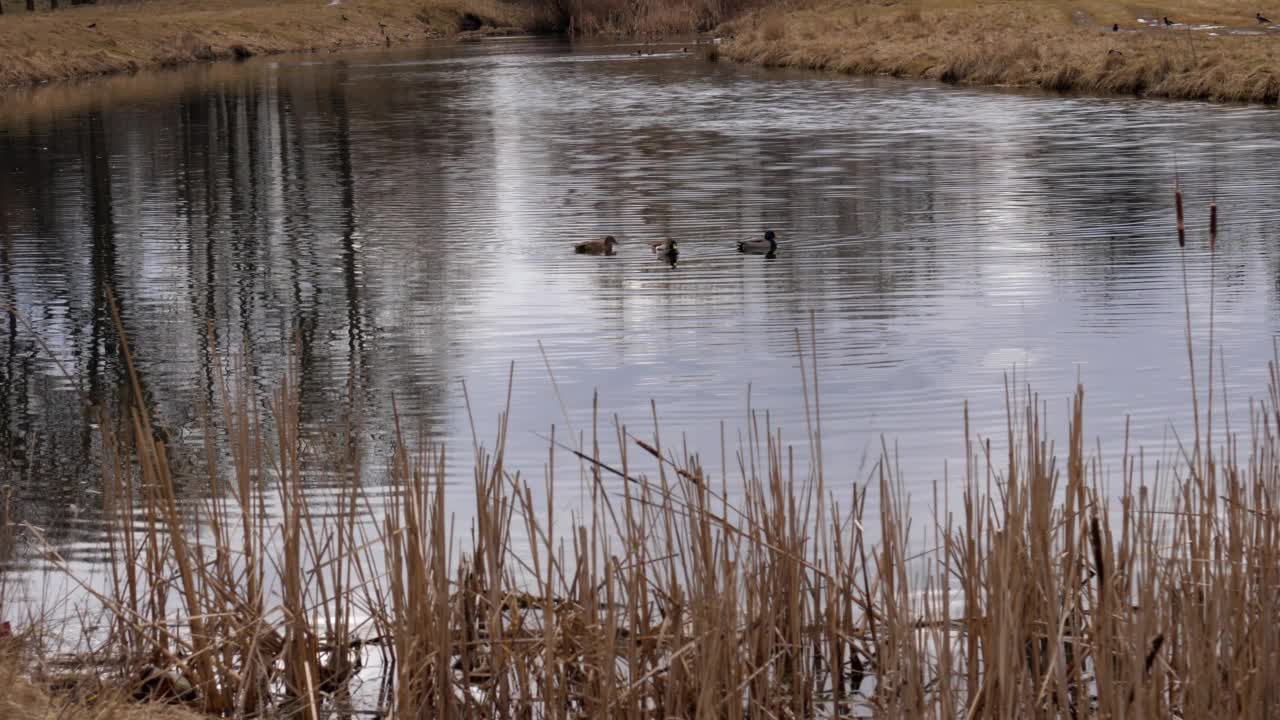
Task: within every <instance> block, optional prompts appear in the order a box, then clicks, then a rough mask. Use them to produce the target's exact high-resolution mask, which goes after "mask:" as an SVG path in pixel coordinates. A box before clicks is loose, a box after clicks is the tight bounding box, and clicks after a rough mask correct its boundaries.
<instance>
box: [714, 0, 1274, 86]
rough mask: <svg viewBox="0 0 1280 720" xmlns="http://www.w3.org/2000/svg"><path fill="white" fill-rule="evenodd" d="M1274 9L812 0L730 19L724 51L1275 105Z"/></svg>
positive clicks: (909, 72) (747, 58)
mask: <svg viewBox="0 0 1280 720" xmlns="http://www.w3.org/2000/svg"><path fill="white" fill-rule="evenodd" d="M1264 6H1265V7H1264ZM1264 13H1269V15H1270V17H1268V15H1267V14H1264ZM1275 19H1280V3H1276V2H1274V1H1273V2H1264V3H1261V6H1259V5H1255V4H1248V3H1243V2H1239V1H1238V0H1227V1H1226V2H1221V3H1207V2H1201V1H1200V0H1177V1H1176V2H1171V3H1168V4H1165V5H1152V6H1142V7H1141V8H1135V7H1134V6H1131V5H1126V4H1120V3H1108V2H1103V1H1102V0H1084V1H1083V2H1070V3H1069V2H1062V1H1060V0H1025V1H1023V2H1000V1H998V0H978V1H977V2H958V1H957V0H916V1H914V2H904V3H897V2H888V3H885V2H868V1H866V0H811V1H808V2H801V3H800V4H799V5H791V6H789V7H787V8H785V9H782V8H764V9H761V10H758V11H754V12H749V13H746V14H744V15H743V16H741V17H739V18H738V19H736V20H734V21H732V22H730V23H728V24H727V25H726V26H725V27H724V28H722V31H723V32H724V33H725V34H726V35H731V36H732V40H731V41H729V42H726V43H725V44H724V45H722V46H721V47H720V48H718V53H719V54H722V55H724V56H725V57H728V58H730V59H733V60H737V61H740V62H750V63H757V64H762V65H771V66H784V67H802V68H810V69H824V70H834V71H839V72H846V73H855V74H876V75H892V76H898V77H913V78H926V79H934V80H941V81H944V82H951V83H958V84H968V85H987V86H1020V87H1038V88H1042V89H1044V90H1049V91H1054V92H1065V93H1079V94H1092V95H1138V96H1147V97H1162V98H1174V99H1189V100H1211V101H1218V102H1248V103H1262V104H1271V105H1274V104H1275V103H1276V102H1277V99H1280V24H1277V23H1275V22H1273V20H1275Z"/></svg>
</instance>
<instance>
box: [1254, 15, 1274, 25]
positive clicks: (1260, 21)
mask: <svg viewBox="0 0 1280 720" xmlns="http://www.w3.org/2000/svg"><path fill="white" fill-rule="evenodd" d="M1254 17H1256V18H1258V24H1259V25H1270V24H1271V21H1270V20H1268V19H1266V18H1264V17H1262V13H1256V14H1254Z"/></svg>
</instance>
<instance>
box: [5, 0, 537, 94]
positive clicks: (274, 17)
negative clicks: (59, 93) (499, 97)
mask: <svg viewBox="0 0 1280 720" xmlns="http://www.w3.org/2000/svg"><path fill="white" fill-rule="evenodd" d="M8 5H9V9H8V12H7V13H6V14H5V15H3V16H0V48H2V50H0V86H6V85H7V86H21V85H31V84H35V83H42V82H48V81H53V80H65V79H70V78H80V77H89V76H95V75H109V74H115V73H120V72H132V71H135V70H139V69H144V68H157V67H167V66H174V65H182V64H186V63H193V62H201V61H209V60H218V59H231V58H237V57H246V56H248V55H258V54H267V53H278V52H293V51H326V52H327V51H331V50H340V49H344V48H355V47H370V46H378V45H384V44H387V43H391V44H404V43H409V42H416V41H421V40H422V39H424V38H427V37H442V36H447V35H453V34H457V33H460V32H464V31H477V30H482V28H484V27H491V28H518V29H521V30H523V29H525V28H527V27H530V26H532V25H533V24H534V19H535V18H534V14H533V12H532V11H531V10H530V8H529V7H527V5H526V4H520V3H518V2H508V1H507V0H417V1H414V0H349V1H346V2H342V3H341V4H339V5H330V4H329V3H328V2H327V0H273V1H272V2H258V1H256V0H198V1H197V0H147V1H146V2H138V3H127V4H117V5H101V6H80V7H75V8H70V7H64V8H62V9H59V10H57V11H54V12H38V13H34V14H27V13H19V12H15V10H16V8H14V7H13V3H12V0H10V2H9V4H8Z"/></svg>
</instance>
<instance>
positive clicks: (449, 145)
mask: <svg viewBox="0 0 1280 720" xmlns="http://www.w3.org/2000/svg"><path fill="white" fill-rule="evenodd" d="M632 49H633V48H632V47H629V46H570V45H568V44H564V43H559V42H554V41H528V40H515V41H510V40H508V41H499V42H486V43H476V44H467V45H459V46H456V47H430V48H419V49H415V50H404V51H400V50H397V51H387V52H376V53H367V54H360V55H352V56H341V57H339V56H332V57H331V56H325V55H316V56H312V57H305V58H289V59H266V60H257V61H253V62H249V63H246V64H243V65H241V66H217V67H216V69H208V68H205V69H196V70H190V71H184V72H178V73H168V74H159V75H144V76H139V77H137V78H133V79H128V80H119V81H115V83H116V84H115V85H105V86H94V87H90V88H87V89H86V90H85V93H84V95H83V96H79V95H78V96H75V97H74V98H73V101H68V100H67V99H66V94H65V93H64V94H63V96H62V100H61V101H58V102H49V103H44V102H43V101H42V99H41V96H39V95H24V96H17V95H15V96H10V98H9V99H6V100H4V101H3V102H6V103H23V106H22V108H21V109H15V108H16V106H14V105H10V106H9V108H8V109H7V110H6V112H4V113H0V303H4V304H6V305H12V306H13V307H15V308H16V309H17V311H18V313H19V314H20V316H21V317H22V318H24V319H25V321H27V322H29V323H30V324H31V326H32V327H34V328H35V329H36V330H37V331H38V332H39V338H38V339H37V336H36V335H35V334H33V333H32V332H31V331H30V329H29V328H28V327H27V326H26V325H24V322H23V321H20V320H19V319H16V318H10V319H7V320H6V323H5V326H4V330H3V332H2V333H0V336H2V338H0V457H2V458H3V469H2V470H0V473H2V474H3V482H5V483H7V484H8V485H9V486H11V488H12V493H13V499H14V512H15V515H16V516H17V517H18V518H20V519H22V520H25V521H29V522H31V523H33V524H35V525H37V526H39V527H42V528H45V529H46V530H47V531H48V533H49V536H50V538H51V539H52V540H53V541H54V542H56V543H59V544H61V545H62V546H63V547H64V551H66V552H67V553H69V554H71V555H72V556H75V554H76V553H80V554H83V555H84V556H86V557H92V556H93V553H94V552H95V545H96V543H95V538H96V534H95V532H96V531H95V529H94V528H95V517H96V508H97V507H99V505H100V496H99V495H98V494H97V491H96V489H95V488H96V484H97V482H98V480H97V474H96V470H95V469H94V467H93V464H92V462H91V459H92V457H93V454H94V452H95V448H96V443H97V440H96V435H95V433H94V432H93V430H92V427H91V424H90V420H91V419H92V418H93V417H94V415H93V414H92V413H93V412H94V411H95V410H94V409H95V408H97V407H100V406H101V407H106V408H113V407H116V406H117V405H118V403H119V402H120V400H121V398H123V397H126V395H125V393H126V390H125V381H124V376H123V373H122V353H121V346H120V343H119V338H118V336H117V333H116V331H115V328H114V324H113V322H112V319H111V315H110V312H109V309H108V305H107V302H106V300H107V296H108V293H109V292H111V293H114V296H115V297H116V299H117V301H118V303H119V307H120V312H121V317H122V323H123V325H124V328H125V330H126V332H127V334H128V337H129V340H130V343H131V345H132V349H133V352H134V356H135V359H136V362H137V365H138V369H139V373H140V377H141V379H142V382H143V384H144V385H145V388H146V392H147V395H148V400H149V402H150V403H151V405H152V407H153V411H154V413H155V416H156V418H157V421H158V423H159V424H160V425H161V426H162V427H164V428H165V429H166V432H167V433H168V434H169V436H170V437H171V438H172V439H173V440H174V442H175V443H176V444H178V445H179V446H184V445H185V446H188V447H191V448H197V447H198V444H199V442H200V428H201V424H202V418H203V415H204V411H203V410H202V408H203V407H205V406H206V405H207V404H209V403H214V402H215V401H216V396H217V393H216V389H215V378H216V376H217V372H216V370H215V368H216V367H217V366H218V364H222V365H223V366H224V367H230V365H231V363H232V362H233V360H234V359H235V358H237V357H240V356H243V357H245V358H246V359H247V361H248V362H249V363H250V364H251V365H252V367H253V369H254V378H255V383H256V386H257V388H258V392H259V393H260V396H261V398H262V400H263V401H264V402H265V400H266V399H267V398H269V397H270V392H271V389H272V388H273V387H274V386H275V385H276V383H277V382H278V380H279V378H280V376H281V374H282V373H283V372H284V370H285V367H286V364H287V359H288V358H289V357H290V354H291V353H293V354H294V355H295V356H296V357H297V359H298V368H299V378H298V380H299V384H300V394H301V405H300V407H301V415H302V418H303V421H304V423H305V424H306V425H307V426H308V427H309V428H330V427H332V426H333V424H334V423H335V422H341V423H349V424H350V425H351V427H355V428H359V430H358V432H359V435H360V437H361V438H362V439H361V443H362V444H363V448H362V452H363V453H364V454H365V455H366V457H367V467H368V468H369V472H368V475H369V477H368V478H367V479H368V480H369V482H370V483H372V484H375V485H376V483H377V481H378V477H379V474H380V472H381V470H380V469H379V467H380V466H379V463H380V462H381V460H382V459H383V458H384V457H385V456H386V453H387V448H388V442H389V435H390V427H391V417H392V401H393V399H394V402H395V406H396V407H397V408H398V410H399V413H400V415H401V417H402V419H403V421H404V422H405V423H406V425H408V426H411V427H414V428H422V429H423V431H424V432H425V433H426V434H427V436H429V437H431V438H433V439H439V440H443V441H446V442H448V443H449V444H450V447H451V448H453V449H454V450H455V452H454V453H453V455H452V457H453V458H454V460H453V461H452V463H453V464H454V465H455V466H456V467H457V469H458V471H459V472H458V474H457V477H456V479H455V481H454V484H453V485H451V486H450V488H451V489H450V492H451V493H454V492H456V494H457V496H456V497H457V507H458V509H459V510H460V511H462V510H464V509H465V507H466V505H467V503H468V502H469V497H470V492H471V484H470V482H471V481H470V473H469V463H470V456H469V448H470V445H471V434H470V432H471V431H470V424H469V423H468V421H467V416H466V413H465V404H464V395H463V381H465V382H466V388H467V390H468V394H469V398H470V402H471V405H472V407H473V408H475V409H476V411H477V425H478V428H479V431H480V433H481V436H482V440H484V439H488V438H491V436H492V434H493V432H494V429H495V423H494V417H495V416H496V414H497V412H498V411H499V410H500V409H501V408H502V406H503V404H504V403H505V398H506V392H507V389H506V388H507V379H508V373H509V371H511V368H514V386H513V396H512V420H511V427H512V431H511V436H510V440H509V447H508V457H507V462H508V464H509V465H510V466H512V467H515V468H521V469H523V470H524V472H525V473H526V475H529V476H532V477H533V478H535V479H540V478H541V477H542V474H543V471H544V466H545V464H546V458H547V445H546V442H545V441H544V440H543V439H541V438H540V437H538V435H537V433H546V432H548V431H549V428H550V426H551V425H552V424H556V425H557V426H558V427H557V433H558V434H559V435H560V436H561V437H565V436H566V435H570V436H571V435H572V432H584V431H586V430H587V429H588V427H589V424H590V418H591V403H592V395H593V392H596V391H598V392H599V398H600V407H601V408H602V411H603V416H604V417H605V418H609V420H608V422H612V420H611V418H612V416H613V415H614V414H616V415H617V416H618V417H619V418H620V419H621V421H623V422H626V423H627V424H628V425H629V427H631V428H632V429H634V430H635V431H636V432H637V433H650V432H651V428H652V419H651V405H650V402H651V400H652V401H653V402H654V403H655V404H656V407H657V412H658V415H659V417H660V422H661V425H662V427H663V433H664V438H666V442H667V444H669V445H670V444H672V443H675V442H678V441H679V438H680V436H681V435H682V434H684V435H685V436H686V437H687V441H688V444H689V447H690V448H691V449H699V450H700V451H701V452H702V453H703V459H704V462H705V463H706V465H707V466H708V467H709V469H711V470H713V471H714V472H715V473H716V474H717V475H718V474H719V473H720V472H721V464H720V456H721V453H720V442H721V440H720V439H721V432H722V430H721V427H722V426H721V421H724V423H725V425H724V427H725V428H726V429H725V433H726V436H727V437H728V442H729V445H730V448H729V456H728V457H729V461H728V464H729V465H730V467H729V468H728V474H729V476H730V478H731V479H730V486H732V484H733V480H732V478H733V477H734V476H735V475H736V462H735V460H734V459H733V448H734V446H736V445H737V442H738V441H737V437H738V432H739V431H738V428H740V427H743V426H744V425H745V423H746V418H747V409H748V406H749V405H750V406H751V407H754V408H758V409H761V410H763V409H769V410H770V411H771V415H770V419H771V421H772V422H773V423H775V424H776V425H780V426H781V427H782V428H783V429H784V435H785V437H786V438H788V439H789V440H791V441H795V442H796V443H797V444H798V446H799V447H798V451H799V452H800V453H801V455H802V456H803V453H804V451H805V448H804V442H803V438H804V428H805V425H804V420H803V418H804V404H803V402H802V398H801V383H800V372H799V361H798V358H797V353H796V331H797V330H798V329H799V330H803V331H804V332H805V334H806V336H805V342H806V343H807V342H808V336H807V329H808V326H809V322H810V313H811V312H812V313H813V317H814V318H815V319H816V326H817V331H818V332H817V335H818V338H817V340H818V356H819V357H818V361H819V370H820V375H821V397H822V414H823V433H824V437H825V441H824V454H825V461H826V468H827V474H828V476H829V477H828V482H834V483H840V484H842V485H844V486H848V485H851V484H852V483H854V482H863V481H865V480H866V477H867V473H868V472H869V471H870V469H871V463H872V461H873V460H874V457H875V455H876V454H877V453H878V452H879V451H880V448H881V447H882V443H884V444H885V445H887V446H889V447H896V452H897V454H898V457H899V460H900V463H901V466H902V469H903V470H904V472H905V473H906V475H905V478H906V483H907V488H908V490H909V491H911V492H912V493H913V494H916V495H918V496H921V497H928V496H930V494H931V492H932V490H931V488H932V484H933V483H934V482H936V481H939V480H941V479H942V478H943V475H944V467H945V465H944V462H945V461H947V460H950V461H951V463H952V464H951V465H950V471H949V472H950V474H951V475H952V476H953V477H954V475H955V473H956V465H955V464H954V463H955V460H956V458H957V457H960V456H962V455H963V444H962V442H963V432H962V431H963V426H962V410H963V406H964V402H965V401H966V400H968V401H970V403H971V414H972V416H973V419H974V424H975V426H976V427H977V428H980V429H982V430H984V431H987V432H991V433H994V434H996V435H997V437H999V435H1000V433H1001V432H1002V429H1003V422H1004V421H1003V416H1004V407H1005V404H1004V403H1005V400H1004V390H1003V382H1004V378H1005V374H1006V373H1007V372H1009V371H1010V370H1011V369H1013V368H1015V367H1016V368H1017V372H1018V377H1019V382H1022V381H1024V380H1026V381H1030V382H1032V383H1033V384H1034V386H1035V387H1036V388H1037V389H1038V390H1040V391H1041V397H1042V399H1043V400H1044V402H1045V403H1047V406H1048V408H1049V410H1050V414H1051V417H1052V418H1054V420H1055V426H1054V430H1055V432H1056V434H1057V435H1058V437H1060V438H1062V440H1063V441H1065V429H1066V417H1067V405H1066V400H1067V398H1068V397H1069V395H1070V393H1071V392H1072V391H1073V389H1074V387H1075V383H1076V381H1077V379H1079V380H1082V381H1083V382H1084V383H1085V385H1086V386H1087V388H1088V391H1089V392H1088V396H1087V398H1088V400H1087V403H1088V405H1087V407H1088V417H1089V422H1090V424H1089V427H1088V428H1087V431H1086V432H1087V434H1088V435H1089V436H1090V437H1095V436H1099V437H1101V438H1102V443H1101V444H1100V447H1103V448H1104V452H1107V451H1108V450H1105V449H1106V448H1110V449H1118V447H1119V446H1118V444H1117V443H1118V438H1119V437H1120V432H1121V430H1122V429H1123V427H1124V421H1125V417H1126V414H1129V413H1131V414H1132V417H1133V427H1134V435H1135V442H1139V441H1140V442H1142V443H1144V444H1147V445H1148V446H1150V447H1151V448H1153V449H1154V450H1155V451H1157V452H1161V451H1162V452H1166V453H1167V452H1168V451H1169V448H1170V443H1171V442H1172V440H1171V435H1170V428H1171V427H1175V426H1176V427H1182V428H1184V429H1185V428H1186V427H1187V423H1188V419H1189V415H1190V407H1191V406H1190V397H1189V392H1188V388H1187V377H1188V371H1187V360H1186V349H1185V339H1184V322H1185V316H1184V295H1183V292H1184V284H1183V272H1182V264H1181V255H1180V253H1179V251H1178V247H1177V243H1176V241H1175V234H1174V220H1173V214H1172V200H1173V186H1174V182H1175V173H1176V174H1177V176H1178V177H1179V178H1180V181H1181V184H1182V187H1183V189H1184V190H1185V191H1186V194H1187V207H1188V217H1189V223H1190V226H1191V232H1190V237H1191V243H1190V245H1189V248H1188V251H1187V255H1186V260H1187V267H1188V276H1187V277H1188V283H1189V295H1190V299H1191V303H1192V305H1193V308H1194V311H1195V313H1196V315H1195V325H1196V328H1197V332H1202V331H1203V329H1204V320H1205V318H1206V315H1207V306H1208V286H1209V283H1210V277H1213V278H1214V285H1215V292H1216V295H1215V304H1216V333H1217V340H1218V341H1219V343H1220V344H1221V346H1222V351H1223V357H1225V358H1226V363H1227V366H1228V367H1227V369H1228V373H1229V374H1228V377H1227V382H1226V388H1227V391H1228V393H1229V395H1230V396H1231V397H1232V398H1234V399H1235V400H1236V401H1238V403H1240V404H1239V405H1237V406H1236V407H1237V408H1242V407H1243V402H1244V400H1245V399H1246V398H1247V397H1248V395H1250V394H1254V395H1258V394H1261V393H1262V391H1263V390H1264V389H1265V387H1264V383H1265V377H1266V372H1265V371H1266V367H1265V365H1266V362H1267V360H1269V359H1270V358H1271V356H1272V343H1273V339H1274V337H1275V335H1276V332H1277V329H1280V317H1278V314H1277V309H1278V308H1280V298H1278V296H1277V289H1278V284H1277V271H1278V269H1280V256H1278V254H1277V240H1278V239H1280V238H1278V237H1277V227H1278V224H1277V223H1278V222H1280V143H1276V141H1275V138H1276V137H1280V115H1278V114H1277V113H1276V112H1275V110H1273V109H1258V108H1247V107H1228V106H1210V105H1204V104H1198V103H1177V104H1173V103H1164V102H1151V101H1140V100H1131V99H1102V100H1099V99H1079V98H1062V97H1046V96H1039V95H1028V94H1011V93H1000V92H991V91H980V90H968V89H958V88H952V87H945V86H939V85H933V84H923V83H908V82H900V81H892V80H885V79H851V78H844V77H835V76H828V75H815V74H807V73H800V72H790V71H776V70H763V69H757V68H749V67H741V66H735V65H729V64H724V63H720V64H712V63H707V62H703V61H701V60H698V59H696V58H695V57H694V56H693V54H687V55H686V54H683V53H680V52H678V50H679V48H668V50H672V52H664V53H660V54H657V55H654V56H645V57H633V56H631V55H630V54H629V53H630V51H631V50H632ZM103 88H105V90H104V89H103ZM1213 197H1216V199H1217V202H1218V205H1219V209H1220V213H1221V217H1222V238H1221V242H1220V247H1219V250H1218V252H1217V257H1216V258H1215V259H1214V260H1213V265H1212V273H1211V268H1210V259H1209V255H1208V253H1207V251H1206V247H1205V246H1206V229H1205V227H1206V224H1207V206H1208V203H1209V201H1210V199H1211V198H1213ZM766 229H772V230H774V231H776V232H777V233H778V235H779V238H780V242H781V250H780V252H779V254H778V257H777V258H776V259H772V260H767V259H765V258H762V257H748V256H743V255H739V254H737V253H736V252H735V251H734V245H735V242H736V241H738V240H742V239H749V238H753V237H758V236H759V235H760V234H761V233H762V232H763V231H764V230H766ZM605 233H609V234H613V235H615V236H617V237H618V238H619V239H621V240H622V245H621V246H620V249H619V254H618V255H617V256H616V257H608V258H597V257H583V256H577V255H574V254H573V253H572V251H571V249H570V244H571V243H572V242H574V241H579V240H582V239H586V238H590V237H595V236H599V235H602V234H605ZM666 235H670V236H672V237H675V238H677V239H678V240H679V241H680V244H681V251H682V252H681V256H680V262H679V264H678V266H677V267H675V268H671V267H668V266H666V265H664V264H662V263H660V262H657V261H655V259H654V257H653V256H652V255H651V254H650V253H649V251H648V249H647V247H646V245H645V243H644V241H646V240H650V239H656V238H660V237H662V236H666ZM539 342H540V343H541V348H542V349H540V347H539ZM1202 345H1203V343H1202ZM543 350H545V359H544V355H543ZM1203 359H1204V358H1203V357H1202V358H1201V360H1202V361H1203ZM513 363H514V365H512V364H513ZM547 363H549V364H550V367H551V369H552V371H553V372H554V375H555V379H556V385H555V386H553V385H552V383H551V382H550V380H549V377H548V371H547ZM556 387H558V394H557V391H556ZM562 407H563V408H566V409H567V411H568V418H567V419H566V418H565V416H564V413H563V411H562ZM1241 412H1242V411H1241ZM1241 419H1243V416H1241ZM566 425H568V426H569V429H568V430H567V429H566ZM610 432H611V431H610ZM608 437H609V438H612V437H613V436H612V434H609V435H608ZM604 447H605V453H606V455H609V456H610V457H616V456H617V448H616V443H614V442H613V441H612V439H610V440H608V441H606V442H605V443H604ZM556 482H557V483H558V488H559V489H558V490H557V497H558V498H560V499H561V501H560V503H559V505H561V506H563V507H565V508H573V507H576V506H577V502H578V495H577V493H578V489H579V487H580V485H579V476H578V472H577V470H576V468H575V467H574V466H573V465H572V464H571V463H568V462H565V463H564V466H563V467H561V468H560V469H559V470H558V474H557V478H556Z"/></svg>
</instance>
